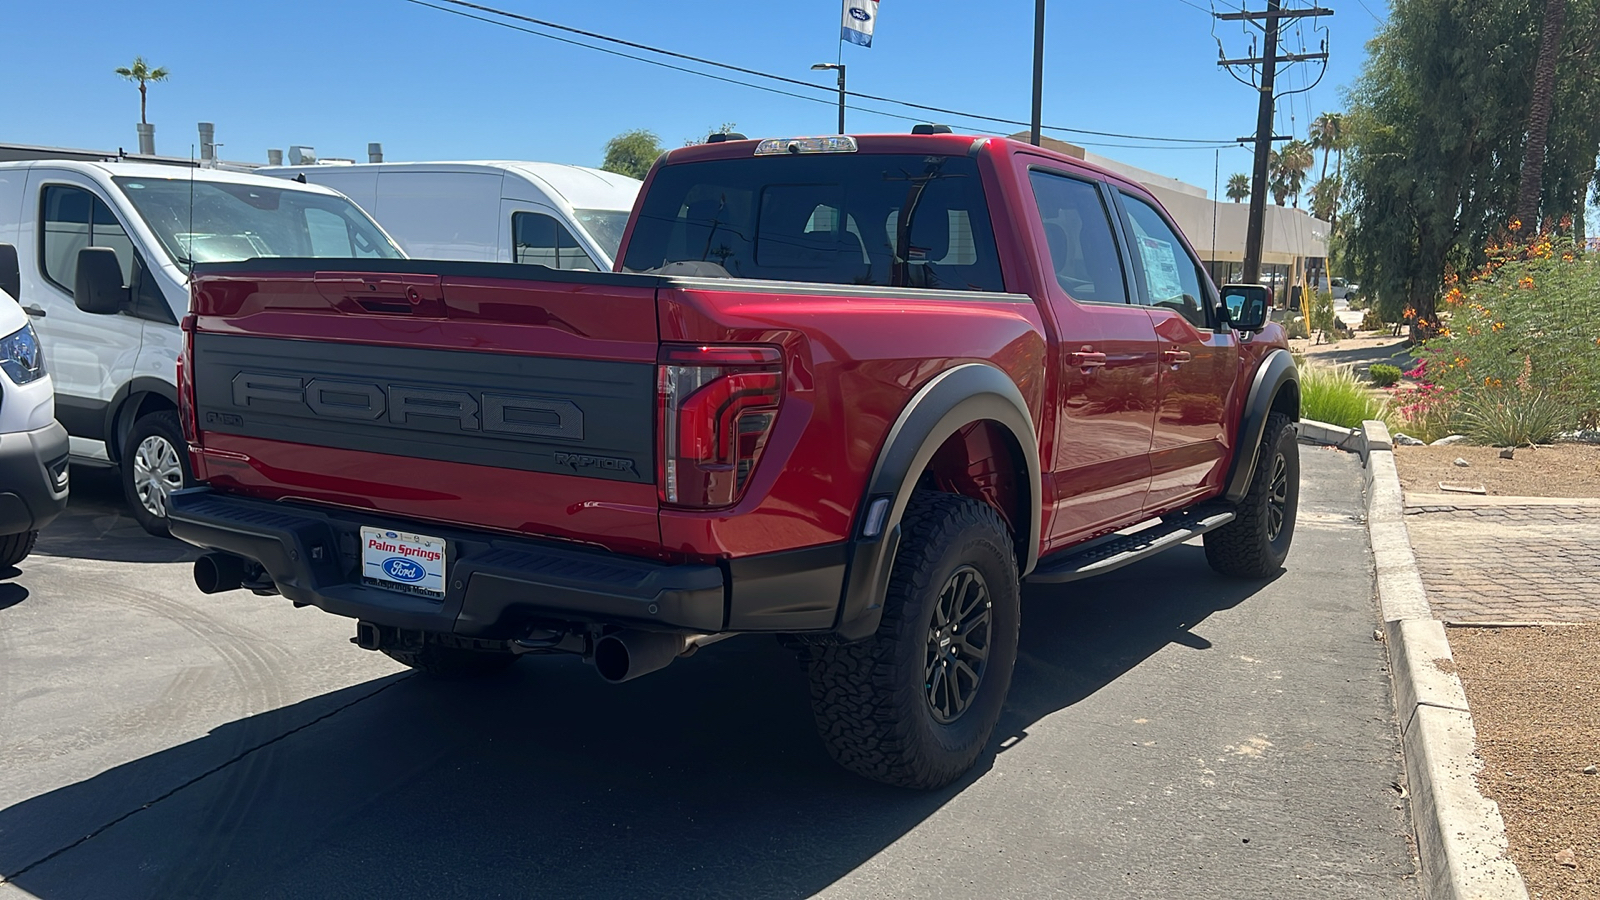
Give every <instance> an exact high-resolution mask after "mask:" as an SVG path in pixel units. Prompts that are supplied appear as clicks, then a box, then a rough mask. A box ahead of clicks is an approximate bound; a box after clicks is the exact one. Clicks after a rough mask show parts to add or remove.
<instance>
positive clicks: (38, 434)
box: [0, 244, 67, 569]
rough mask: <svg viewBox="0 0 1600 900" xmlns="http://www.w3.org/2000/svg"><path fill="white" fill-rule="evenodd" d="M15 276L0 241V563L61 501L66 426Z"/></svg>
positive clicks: (19, 553)
mask: <svg viewBox="0 0 1600 900" xmlns="http://www.w3.org/2000/svg"><path fill="white" fill-rule="evenodd" d="M21 280H22V277H21V274H20V271H19V267H18V265H17V251H16V248H15V247H12V246H11V245H10V244H0V569H5V568H9V567H10V566H14V565H16V564H17V563H19V562H22V560H23V559H24V558H25V557H26V556H27V555H28V554H29V553H30V552H32V551H33V542H34V541H35V540H36V539H37V538H38V537H39V529H41V528H43V527H44V526H46V525H48V524H50V522H51V521H52V520H54V519H55V517H56V516H58V515H60V514H61V510H63V509H65V508H66V505H67V433H66V431H64V430H63V429H62V428H61V426H60V424H58V423H57V422H56V420H55V403H54V400H53V398H52V397H51V383H50V373H49V372H48V371H47V370H46V368H45V361H44V352H43V350H41V349H40V346H39V339H38V336H37V335H35V334H34V331H33V326H32V324H31V323H30V322H29V321H28V317H27V315H25V314H24V313H23V312H22V309H21V308H20V307H18V306H17V303H16V301H15V300H14V299H13V297H14V296H16V295H17V294H20V293H21V290H22V288H21V284H20V282H21Z"/></svg>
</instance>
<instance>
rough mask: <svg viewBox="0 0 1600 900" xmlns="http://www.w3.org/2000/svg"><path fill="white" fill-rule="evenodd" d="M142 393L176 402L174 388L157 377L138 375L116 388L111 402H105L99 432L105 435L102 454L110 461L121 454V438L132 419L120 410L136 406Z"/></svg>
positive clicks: (130, 426) (176, 395) (140, 400)
mask: <svg viewBox="0 0 1600 900" xmlns="http://www.w3.org/2000/svg"><path fill="white" fill-rule="evenodd" d="M146 394H155V395H157V396H159V397H163V398H165V399H166V400H167V401H168V402H170V403H171V404H172V405H173V406H174V407H176V406H177V405H178V389H177V388H175V387H173V386H172V385H171V384H169V383H167V382H165V381H163V380H161V379H160V378H154V377H152V376H149V375H140V376H138V377H136V378H134V379H133V380H132V381H129V382H128V383H127V384H125V385H123V386H122V387H120V388H117V392H116V393H115V394H113V395H112V397H111V402H110V403H108V404H106V424H105V431H103V432H102V433H103V434H104V435H105V436H106V456H108V457H109V458H110V459H111V460H112V461H114V462H115V461H118V460H119V459H120V458H121V456H122V442H123V440H124V439H125V438H126V437H127V436H128V430H129V429H131V428H132V427H133V419H132V418H130V417H126V416H124V415H123V413H124V412H125V411H128V410H134V409H138V408H139V406H140V405H142V404H143V403H144V396H145V395H146Z"/></svg>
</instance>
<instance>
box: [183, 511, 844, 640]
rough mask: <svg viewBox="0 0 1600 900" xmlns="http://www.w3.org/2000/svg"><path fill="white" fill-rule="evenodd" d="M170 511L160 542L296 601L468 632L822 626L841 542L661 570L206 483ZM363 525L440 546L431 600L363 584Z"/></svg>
mask: <svg viewBox="0 0 1600 900" xmlns="http://www.w3.org/2000/svg"><path fill="white" fill-rule="evenodd" d="M170 516H171V528H172V534H173V535H174V536H176V537H179V538H182V539H183V540H185V541H187V542H189V543H191V544H194V545H196V546H199V547H203V548H206V549H209V550H216V551H221V552H224V553H231V554H233V555H235V556H239V557H243V558H244V559H247V560H251V561H254V562H256V563H258V564H259V565H260V566H261V567H262V568H263V569H264V570H265V571H266V573H267V576H268V577H269V578H270V579H271V580H272V581H273V582H274V583H275V584H276V586H277V590H278V592H279V593H281V594H283V595H284V596H285V597H287V598H289V599H290V600H293V601H294V602H296V603H301V604H306V605H310V606H316V607H318V608H320V609H323V610H325V611H327V612H330V613H334V614H335V615H341V616H348V617H350V618H354V619H360V620H363V621H367V622H372V623H375V624H378V625H388V626H393V627H397V628H406V629H417V630H422V631H435V632H451V633H455V634H459V635H463V636H469V637H481V638H494V639H509V638H514V637H520V636H522V635H523V634H525V633H527V631H528V630H529V629H530V628H532V627H547V626H548V625H549V624H551V623H561V622H567V623H571V622H582V623H596V624H616V625H623V626H628V627H638V628H650V629H666V630H682V631H695V632H702V633H716V632H723V631H813V630H826V629H828V628H831V627H832V626H833V623H834V619H835V616H836V614H837V608H838V603H839V595H840V588H841V585H842V583H843V577H844V548H843V545H830V546H826V547H817V548H808V549H805V550H798V551H791V552H789V553H783V554H772V555H769V556H765V557H754V558H750V559H744V560H734V561H731V562H725V563H723V564H721V565H705V564H679V565H669V564H665V563H659V562H655V561H653V560H646V559H639V558H636V557H630V556H623V555H620V554H615V553H610V552H607V551H604V550H597V549H591V548H587V547H575V546H570V545H563V544H555V543H542V542H537V541H531V540H521V539H514V538H504V537H501V536H499V535H491V534H485V533H481V532H471V531H465V530H458V529H451V528H448V527H441V526H436V525H432V524H419V523H413V522H406V521H402V520H397V519H391V518H388V517H385V516H383V515H380V514H366V513H356V512H347V511H344V510H338V511H330V510H324V509H320V508H312V507H307V506H297V505H290V504H285V503H270V502H266V501H260V500H248V499H242V498H238V497H233V496H228V495H223V494H217V493H214V492H212V491H211V490H210V489H209V488H194V489H191V490H186V491H178V492H176V493H174V494H173V495H172V497H171V511H170ZM363 525H367V526H374V527H385V528H392V529H394V530H397V531H410V532H420V533H423V534H428V535H432V536H435V537H440V538H443V539H444V540H445V541H446V549H445V555H446V559H447V560H448V570H447V576H446V583H445V597H444V599H443V600H442V601H439V600H433V599H429V598H427V597H420V596H413V595H410V594H403V593H398V592H395V591H390V590H386V589H384V588H380V587H373V586H370V585H366V584H363V583H362V582H361V580H360V577H359V573H360V546H361V544H360V537H359V535H360V528H361V526H363Z"/></svg>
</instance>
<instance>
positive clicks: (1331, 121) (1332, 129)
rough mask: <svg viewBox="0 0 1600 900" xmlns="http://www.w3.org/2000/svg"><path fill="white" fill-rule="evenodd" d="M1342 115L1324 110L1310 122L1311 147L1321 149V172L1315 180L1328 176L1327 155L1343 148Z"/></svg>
mask: <svg viewBox="0 0 1600 900" xmlns="http://www.w3.org/2000/svg"><path fill="white" fill-rule="evenodd" d="M1343 144H1344V117H1343V116H1342V115H1341V114H1339V113H1328V112H1325V113H1323V114H1322V115H1320V116H1317V117H1316V119H1314V120H1313V121H1312V122H1311V148H1312V149H1313V150H1321V151H1322V174H1321V175H1319V176H1318V177H1317V181H1319V182H1320V181H1322V180H1324V179H1326V178H1327V177H1328V156H1329V154H1331V153H1332V152H1333V151H1334V150H1341V151H1342V150H1343V149H1344V147H1343Z"/></svg>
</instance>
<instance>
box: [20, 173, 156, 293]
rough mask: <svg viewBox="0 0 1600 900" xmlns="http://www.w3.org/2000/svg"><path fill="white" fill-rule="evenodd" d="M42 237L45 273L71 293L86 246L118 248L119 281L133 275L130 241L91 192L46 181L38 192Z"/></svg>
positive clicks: (123, 280)
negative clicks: (81, 254)
mask: <svg viewBox="0 0 1600 900" xmlns="http://www.w3.org/2000/svg"><path fill="white" fill-rule="evenodd" d="M40 206H41V207H42V210H41V216H40V218H41V220H42V224H43V226H44V236H43V240H41V241H40V243H39V249H40V255H41V257H42V259H41V264H42V265H43V267H44V274H45V277H46V278H48V279H50V281H51V282H53V283H54V284H55V285H56V287H59V288H61V289H62V290H64V291H66V292H67V293H69V294H70V293H72V290H73V282H74V281H75V280H76V279H77V275H78V251H79V250H82V249H83V248H85V247H109V248H111V249H112V250H115V251H116V252H117V262H118V263H119V264H120V265H121V267H122V283H123V284H128V283H130V282H131V281H132V279H133V265H134V252H133V241H131V240H129V239H128V232H127V231H126V230H124V229H123V227H122V223H120V222H118V221H117V217H116V215H115V214H114V213H112V212H111V207H109V206H107V205H106V204H105V201H103V200H101V199H100V198H99V197H96V196H95V195H94V194H92V193H90V192H89V191H87V190H84V189H83V188H79V187H71V186H69V185H64V184H51V185H46V186H45V187H44V190H43V191H42V192H41V196H40Z"/></svg>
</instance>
